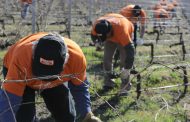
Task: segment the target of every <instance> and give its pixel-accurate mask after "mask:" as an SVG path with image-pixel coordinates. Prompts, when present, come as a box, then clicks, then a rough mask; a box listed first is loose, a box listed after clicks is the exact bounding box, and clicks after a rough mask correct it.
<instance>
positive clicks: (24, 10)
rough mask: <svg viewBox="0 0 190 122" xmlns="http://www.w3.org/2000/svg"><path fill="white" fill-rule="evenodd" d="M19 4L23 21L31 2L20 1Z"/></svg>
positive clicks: (30, 0) (26, 0) (28, 0)
mask: <svg viewBox="0 0 190 122" xmlns="http://www.w3.org/2000/svg"><path fill="white" fill-rule="evenodd" d="M20 3H21V18H22V19H25V18H26V16H27V14H28V11H29V8H30V6H31V5H32V0H20Z"/></svg>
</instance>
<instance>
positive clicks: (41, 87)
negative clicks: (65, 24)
mask: <svg viewBox="0 0 190 122" xmlns="http://www.w3.org/2000/svg"><path fill="white" fill-rule="evenodd" d="M86 67H87V66H86V59H85V56H84V54H83V52H82V50H81V49H80V47H79V46H78V45H77V44H76V43H75V42H74V41H72V40H70V39H68V38H63V37H62V36H60V35H59V34H56V33H45V32H40V33H36V34H33V35H29V36H26V37H24V38H22V39H21V40H20V41H18V42H16V43H15V44H14V45H12V46H11V47H10V48H9V50H8V52H7V53H6V55H5V57H4V60H3V74H4V77H5V81H4V82H3V83H2V87H1V89H0V104H1V105H0V121H1V122H32V121H33V119H34V116H35V91H38V93H40V95H41V96H42V98H43V99H44V101H45V104H46V106H47V108H48V109H49V111H50V112H51V114H52V116H53V117H54V119H55V121H56V122H75V120H76V115H77V121H79V120H80V121H82V122H101V120H100V119H99V118H97V117H95V116H94V115H93V113H92V112H91V102H90V95H89V91H88V87H89V82H88V80H87V77H86ZM73 100H74V101H73ZM75 108H76V111H75ZM78 119H79V120H78Z"/></svg>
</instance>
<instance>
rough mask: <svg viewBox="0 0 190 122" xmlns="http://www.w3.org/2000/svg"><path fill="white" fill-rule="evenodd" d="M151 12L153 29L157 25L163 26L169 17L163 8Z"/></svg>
mask: <svg viewBox="0 0 190 122" xmlns="http://www.w3.org/2000/svg"><path fill="white" fill-rule="evenodd" d="M153 14H154V26H153V29H156V28H157V27H158V26H159V27H164V26H165V22H166V21H167V20H169V19H170V18H171V17H170V15H169V13H168V11H166V10H165V9H157V10H154V12H153ZM164 28H165V27H164Z"/></svg>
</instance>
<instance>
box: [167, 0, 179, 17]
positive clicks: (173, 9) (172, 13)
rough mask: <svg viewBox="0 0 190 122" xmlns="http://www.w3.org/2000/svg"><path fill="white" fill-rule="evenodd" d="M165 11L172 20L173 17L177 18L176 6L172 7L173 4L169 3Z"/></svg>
mask: <svg viewBox="0 0 190 122" xmlns="http://www.w3.org/2000/svg"><path fill="white" fill-rule="evenodd" d="M166 10H167V11H168V13H169V15H170V17H171V18H174V17H177V14H176V6H174V4H173V3H169V4H168V5H167V8H166Z"/></svg>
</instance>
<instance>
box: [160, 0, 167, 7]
mask: <svg viewBox="0 0 190 122" xmlns="http://www.w3.org/2000/svg"><path fill="white" fill-rule="evenodd" d="M168 3H169V1H168V0H160V1H159V4H160V5H161V6H162V8H163V9H166V8H167V5H168Z"/></svg>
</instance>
